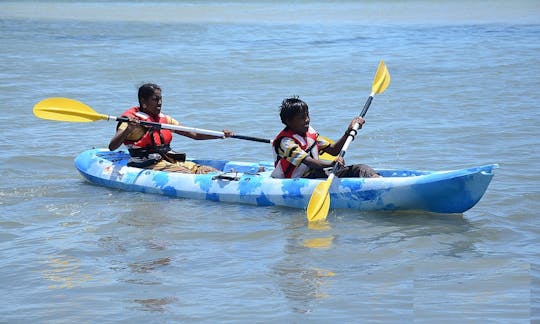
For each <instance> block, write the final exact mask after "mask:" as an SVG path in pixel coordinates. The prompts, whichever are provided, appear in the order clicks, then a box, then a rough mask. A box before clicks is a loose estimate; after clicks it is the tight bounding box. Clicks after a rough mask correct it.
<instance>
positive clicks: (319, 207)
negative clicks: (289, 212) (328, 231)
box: [306, 174, 334, 222]
mask: <svg viewBox="0 0 540 324" xmlns="http://www.w3.org/2000/svg"><path fill="white" fill-rule="evenodd" d="M333 178H334V174H331V175H330V176H329V177H328V179H326V181H323V182H321V183H319V184H318V185H317V187H315V190H313V193H312V194H311V198H310V199H309V204H308V207H307V212H306V213H307V219H308V221H309V222H318V221H322V220H325V219H326V215H327V214H328V211H329V210H330V193H329V190H330V185H331V184H332V179H333Z"/></svg>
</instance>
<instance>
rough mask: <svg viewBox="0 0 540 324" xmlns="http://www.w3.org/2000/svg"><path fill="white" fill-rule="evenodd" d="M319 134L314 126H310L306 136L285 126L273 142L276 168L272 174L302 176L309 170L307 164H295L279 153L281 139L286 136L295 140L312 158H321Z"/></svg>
mask: <svg viewBox="0 0 540 324" xmlns="http://www.w3.org/2000/svg"><path fill="white" fill-rule="evenodd" d="M317 136H318V134H317V132H315V130H314V129H313V128H312V127H309V130H308V132H307V133H306V135H305V136H302V135H299V134H297V133H295V132H293V131H292V130H290V129H289V128H288V127H285V128H284V129H283V130H282V131H281V132H280V133H279V134H278V135H277V136H276V138H275V139H274V141H273V142H272V146H273V147H274V153H275V157H276V159H275V160H274V166H275V170H274V172H272V176H274V177H278V178H283V177H284V178H300V177H302V176H303V175H304V173H305V172H307V171H308V170H309V167H308V166H307V165H305V164H303V163H302V164H300V165H299V166H295V165H293V164H292V163H290V162H289V161H288V160H287V159H286V158H284V157H282V156H281V155H280V154H279V152H278V150H279V149H280V144H281V140H282V139H283V138H284V137H287V138H290V139H292V140H294V142H295V143H296V144H298V146H299V147H300V148H301V149H302V150H304V151H306V152H307V153H308V154H309V155H310V156H311V158H313V159H319V145H318V143H317Z"/></svg>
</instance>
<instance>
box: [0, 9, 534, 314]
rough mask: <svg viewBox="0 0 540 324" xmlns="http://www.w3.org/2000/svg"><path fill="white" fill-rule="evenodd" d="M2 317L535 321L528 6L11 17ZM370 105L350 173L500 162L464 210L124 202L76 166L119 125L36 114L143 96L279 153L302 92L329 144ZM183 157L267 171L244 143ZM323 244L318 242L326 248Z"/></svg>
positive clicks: (6, 61) (1, 186)
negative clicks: (290, 105) (52, 104)
mask: <svg viewBox="0 0 540 324" xmlns="http://www.w3.org/2000/svg"><path fill="white" fill-rule="evenodd" d="M0 42H1V44H2V46H1V47H0V54H1V55H0V67H1V69H0V76H1V79H2V82H1V83H0V102H1V105H0V109H1V111H2V112H3V113H2V115H0V122H2V125H4V127H2V130H1V131H0V132H1V134H2V138H4V140H3V141H2V142H0V148H1V149H2V152H3V154H2V155H1V157H0V163H1V164H0V165H1V167H0V176H1V178H2V181H1V182H0V208H1V216H0V247H1V249H2V256H3V257H2V259H1V261H0V278H1V279H0V287H2V292H3V302H2V304H1V306H0V321H2V322H29V321H39V322H103V321H107V322H111V321H112V322H128V321H133V322H159V323H162V322H176V321H178V322H217V321H220V322H223V321H229V322H293V323H295V322H307V321H311V322H338V321H339V322H363V321H374V322H412V321H415V322H458V321H462V322H503V323H512V322H514V323H525V322H529V321H531V320H532V321H538V320H539V318H540V316H539V307H538V302H539V298H538V293H539V277H540V274H539V261H538V252H537V243H538V237H539V230H538V228H540V226H539V225H540V223H539V221H538V220H537V217H536V212H537V210H538V209H539V208H540V204H539V203H538V200H539V198H540V197H539V191H538V183H539V180H540V175H539V173H538V169H539V167H540V163H539V162H538V161H539V158H540V153H539V149H538V148H539V142H540V141H539V139H538V135H539V134H538V126H539V125H540V123H539V122H540V113H539V102H540V95H539V94H538V86H539V85H540V68H539V66H540V56H539V55H538V53H539V52H540V51H539V50H540V8H539V6H538V4H537V2H536V1H513V2H511V3H506V2H503V1H489V2H487V1H474V2H456V3H453V2H437V3H431V2H424V1H408V2H397V1H396V2H394V1H387V2H384V4H383V3H378V2H375V1H373V2H371V1H368V2H359V3H356V2H337V3H326V2H315V1H297V2H292V3H290V4H287V5H284V4H279V3H274V2H271V1H261V2H253V1H232V2H225V3H223V2H205V3H204V4H199V3H197V2H186V1H177V2H174V1H169V2H159V3H154V2H152V4H150V3H149V2H133V3H131V2H112V3H108V2H107V3H105V2H80V3H71V2H64V1H61V2H30V1H23V2H1V3H0ZM380 59H384V60H385V62H386V64H387V66H388V69H389V71H390V74H391V76H392V82H391V84H390V86H389V88H388V89H387V91H386V92H385V93H383V94H381V95H377V96H376V98H375V99H374V101H373V104H372V107H371V108H370V110H369V112H368V114H367V115H366V119H367V123H366V125H365V127H364V129H363V130H362V131H361V133H360V136H358V137H357V139H356V140H355V141H354V142H353V144H352V145H351V147H350V148H349V151H348V152H347V159H346V160H347V161H348V162H351V163H352V162H356V163H358V162H363V163H367V164H370V165H372V166H374V167H383V168H384V167H397V168H412V169H437V170H440V169H453V168H460V167H467V166H475V165H481V164H487V163H499V164H500V166H501V167H500V169H498V170H496V175H495V177H494V179H493V182H492V184H491V185H490V187H489V188H488V191H487V193H486V195H485V196H484V197H483V199H482V200H481V201H480V203H479V204H478V205H476V206H475V207H474V208H473V209H471V210H470V211H467V212H466V213H464V214H463V215H432V214H418V213H360V212H354V211H346V210H336V211H332V212H331V213H330V215H329V217H328V220H329V224H328V227H326V228H319V229H317V228H310V227H308V224H307V222H306V219H305V214H304V211H302V210H292V209H286V208H256V207H252V206H240V205H232V204H218V203H212V202H206V201H192V200H182V199H171V198H167V197H160V196H154V195H144V194H139V193H130V192H121V191H116V190H110V189H106V188H101V187H96V186H92V185H90V184H87V183H85V182H83V181H82V179H81V177H80V176H79V175H78V174H77V172H76V170H75V169H74V167H73V158H74V157H75V156H76V155H77V154H78V153H79V152H81V151H83V150H85V149H88V148H91V147H105V146H106V145H107V143H108V141H109V139H110V137H111V136H112V134H113V132H114V123H110V122H105V121H100V122H94V123H83V124H78V123H77V124H76V123H67V122H66V123H61V122H53V121H45V120H40V119H37V118H35V117H34V116H33V115H32V107H33V105H34V104H35V103H37V102H38V101H40V100H41V99H44V98H47V97H53V96H63V97H69V98H74V99H77V100H80V101H82V102H84V103H86V104H88V105H89V106H91V107H93V108H94V109H95V110H96V111H97V112H99V113H104V114H111V115H117V114H119V113H121V112H122V111H123V110H124V109H126V108H128V107H130V106H131V105H134V104H136V89H137V87H138V85H140V84H141V83H142V82H146V81H153V82H156V83H158V84H160V85H161V86H162V88H163V94H164V110H165V111H166V112H167V113H169V114H171V115H173V116H175V117H177V119H179V120H181V121H182V122H183V123H184V124H186V125H188V126H192V127H199V128H207V129H215V130H221V129H222V128H230V129H233V130H234V131H236V133H238V134H242V135H250V136H256V137H263V138H271V137H273V136H274V134H276V133H277V132H278V131H279V129H280V128H281V124H280V121H279V117H278V110H277V107H278V105H279V103H280V101H281V100H282V99H283V98H284V97H286V96H290V95H299V96H300V97H301V98H302V99H304V100H306V102H307V103H308V104H309V105H310V110H311V115H312V125H313V126H314V127H315V128H317V129H318V130H319V131H320V132H321V133H322V134H324V135H326V136H328V137H330V138H337V137H338V136H340V135H341V134H342V132H343V131H344V130H345V128H346V125H347V123H348V122H349V121H350V119H351V118H352V117H353V116H354V115H355V114H358V113H359V112H360V110H361V108H362V106H363V104H364V102H365V100H366V99H367V96H368V95H369V93H370V91H371V82H372V79H373V75H374V73H375V70H376V68H377V64H378V62H379V60H380ZM174 146H175V148H177V149H179V150H185V151H187V152H188V154H189V155H190V156H192V157H200V158H220V159H221V158H222V159H230V158H234V159H238V160H245V161H249V160H253V159H257V160H265V159H271V150H270V148H269V147H268V146H267V145H266V144H262V143H255V142H248V141H241V140H235V139H228V140H223V141H221V140H217V141H192V140H189V139H185V138H182V137H176V138H175V141H174ZM317 243H318V244H319V246H325V247H317Z"/></svg>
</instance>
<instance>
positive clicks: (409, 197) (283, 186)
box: [75, 149, 498, 213]
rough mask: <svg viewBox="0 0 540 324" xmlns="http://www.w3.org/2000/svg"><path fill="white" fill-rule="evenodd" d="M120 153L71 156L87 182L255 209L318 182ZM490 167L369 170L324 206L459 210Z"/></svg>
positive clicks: (335, 186)
mask: <svg viewBox="0 0 540 324" xmlns="http://www.w3.org/2000/svg"><path fill="white" fill-rule="evenodd" d="M128 159H129V154H128V153H127V152H125V151H121V150H120V151H109V150H108V149H91V150H87V151H84V152H82V153H80V154H79V155H78V156H77V157H76V158H75V167H76V168H77V170H78V171H79V172H80V173H81V175H82V176H83V177H84V178H85V179H86V180H87V181H89V182H90V183H93V184H96V185H100V186H104V187H109V188H115V189H121V190H127V191H136V192H143V193H152V194H161V195H167V196H172V197H179V198H189V199H203V200H211V201H216V202H227V203H242V204H251V205H256V206H286V207H294V208H304V209H305V208H306V207H307V206H308V203H309V199H310V197H311V195H312V193H313V190H314V189H315V187H316V186H317V185H318V184H319V183H321V182H322V181H325V179H304V178H297V179H275V178H272V177H271V176H270V174H271V172H272V170H273V168H274V167H273V163H272V162H267V161H261V162H243V161H228V160H201V159H188V160H190V161H193V162H195V163H198V164H203V165H209V166H212V167H214V168H216V169H217V170H220V171H219V172H214V173H209V174H185V173H176V172H163V171H154V170H147V169H140V168H135V167H130V166H127V162H128ZM497 167H498V165H497V164H489V165H484V166H478V167H471V168H465V169H456V170H445V171H421V170H401V169H376V170H377V172H378V173H379V174H380V175H382V177H380V178H336V179H334V181H333V182H332V185H331V187H330V190H329V194H330V199H331V200H330V201H331V205H330V208H346V209H354V210H361V211H378V210H388V211H395V210H414V211H426V212H434V213H463V212H465V211H467V210H469V209H470V208H472V207H473V206H474V205H476V203H478V201H479V200H480V199H481V198H482V196H483V195H484V193H485V192H486V190H487V188H488V185H489V183H490V182H491V179H492V178H493V175H494V169H496V168H497Z"/></svg>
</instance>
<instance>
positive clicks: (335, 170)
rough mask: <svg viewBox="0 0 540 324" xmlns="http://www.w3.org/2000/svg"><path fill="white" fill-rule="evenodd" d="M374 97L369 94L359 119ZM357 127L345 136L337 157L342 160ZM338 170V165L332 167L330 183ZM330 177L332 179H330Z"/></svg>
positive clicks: (357, 125) (354, 126)
mask: <svg viewBox="0 0 540 324" xmlns="http://www.w3.org/2000/svg"><path fill="white" fill-rule="evenodd" d="M374 95H375V93H373V92H372V93H371V94H370V95H369V97H368V99H367V101H366V104H365V105H364V109H362V112H361V113H360V117H362V118H364V116H365V115H366V113H367V111H368V109H369V106H370V105H371V101H373V96H374ZM358 127H360V125H359V124H358V123H355V124H354V125H353V129H351V131H350V132H349V136H347V140H346V141H345V144H343V147H342V148H341V151H340V152H339V155H338V156H339V157H341V158H343V157H344V156H345V153H346V152H347V149H348V148H349V145H350V144H351V142H352V141H353V140H354V136H355V135H356V132H357V130H358ZM338 168H339V165H338V164H337V163H336V164H335V165H334V168H333V169H332V174H331V175H330V176H329V179H330V181H332V180H333V178H334V175H335V174H336V172H337V170H338ZM330 177H332V178H330Z"/></svg>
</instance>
